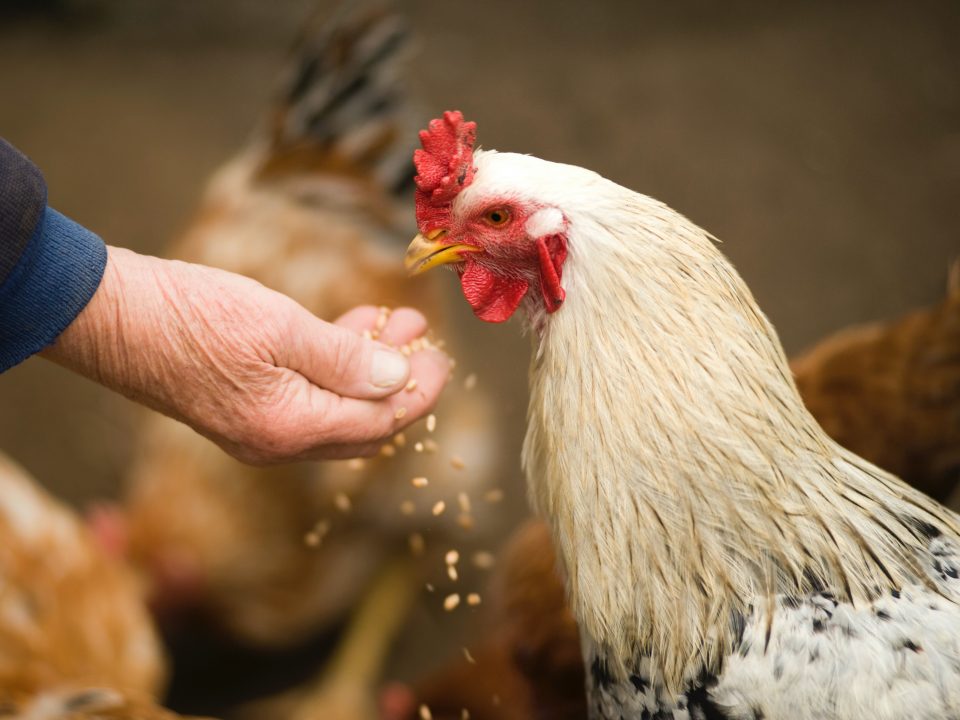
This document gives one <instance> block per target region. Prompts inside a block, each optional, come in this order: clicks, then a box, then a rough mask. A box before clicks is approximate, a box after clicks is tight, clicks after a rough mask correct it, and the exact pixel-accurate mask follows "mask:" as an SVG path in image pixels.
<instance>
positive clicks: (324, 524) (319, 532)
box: [303, 520, 330, 547]
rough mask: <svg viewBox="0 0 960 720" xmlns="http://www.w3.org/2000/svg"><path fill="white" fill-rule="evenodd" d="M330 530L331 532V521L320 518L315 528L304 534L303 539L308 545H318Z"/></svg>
mask: <svg viewBox="0 0 960 720" xmlns="http://www.w3.org/2000/svg"><path fill="white" fill-rule="evenodd" d="M328 532H330V523H329V522H328V521H326V520H318V521H317V522H316V523H315V524H314V526H313V528H311V529H310V531H309V532H307V534H306V535H304V536H303V541H304V542H305V543H306V544H307V546H308V547H317V546H318V545H320V542H321V541H322V540H323V538H324V537H325V536H326V534H327V533H328Z"/></svg>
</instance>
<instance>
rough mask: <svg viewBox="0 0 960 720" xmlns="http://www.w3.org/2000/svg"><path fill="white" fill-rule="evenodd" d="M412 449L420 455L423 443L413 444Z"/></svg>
mask: <svg viewBox="0 0 960 720" xmlns="http://www.w3.org/2000/svg"><path fill="white" fill-rule="evenodd" d="M413 449H414V450H416V451H417V452H421V453H422V452H423V443H422V442H416V443H414V445H413Z"/></svg>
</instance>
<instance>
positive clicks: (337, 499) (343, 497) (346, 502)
mask: <svg viewBox="0 0 960 720" xmlns="http://www.w3.org/2000/svg"><path fill="white" fill-rule="evenodd" d="M333 504H334V505H336V506H337V510H339V511H340V512H343V513H347V512H350V509H351V508H352V507H353V503H351V502H350V497H349V496H348V495H347V494H346V493H342V492H338V493H337V494H336V495H334V497H333Z"/></svg>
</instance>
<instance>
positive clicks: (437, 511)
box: [431, 500, 447, 516]
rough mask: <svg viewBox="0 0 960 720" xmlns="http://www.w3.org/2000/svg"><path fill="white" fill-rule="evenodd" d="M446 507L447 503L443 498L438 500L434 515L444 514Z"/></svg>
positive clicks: (434, 507)
mask: <svg viewBox="0 0 960 720" xmlns="http://www.w3.org/2000/svg"><path fill="white" fill-rule="evenodd" d="M446 509H447V504H446V503H445V502H444V501H443V500H437V502H436V503H435V504H434V506H433V510H431V512H432V513H433V514H434V516H437V515H442V514H443V511H444V510H446Z"/></svg>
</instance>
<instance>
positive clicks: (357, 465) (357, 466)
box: [347, 458, 366, 470]
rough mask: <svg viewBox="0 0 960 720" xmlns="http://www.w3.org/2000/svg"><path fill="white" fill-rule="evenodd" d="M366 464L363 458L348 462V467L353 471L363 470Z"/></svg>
mask: <svg viewBox="0 0 960 720" xmlns="http://www.w3.org/2000/svg"><path fill="white" fill-rule="evenodd" d="M365 464H366V463H364V461H363V458H353V459H352V460H347V467H348V468H350V469H351V470H363V466H364V465H365Z"/></svg>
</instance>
